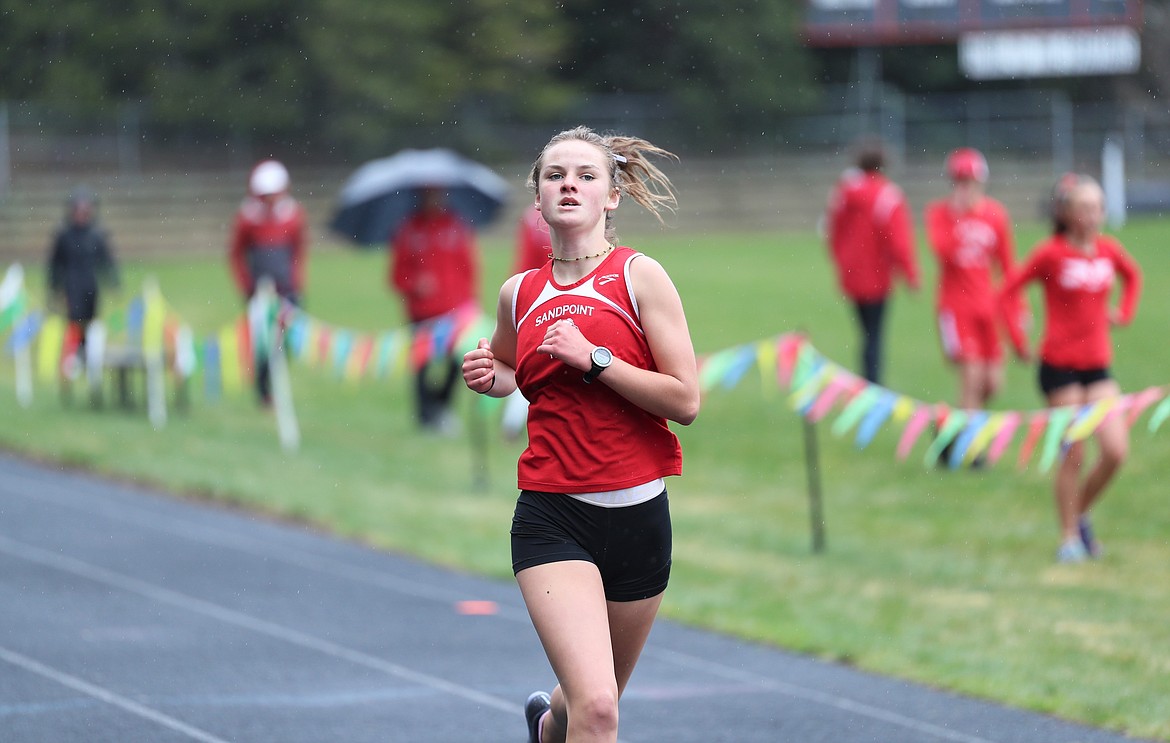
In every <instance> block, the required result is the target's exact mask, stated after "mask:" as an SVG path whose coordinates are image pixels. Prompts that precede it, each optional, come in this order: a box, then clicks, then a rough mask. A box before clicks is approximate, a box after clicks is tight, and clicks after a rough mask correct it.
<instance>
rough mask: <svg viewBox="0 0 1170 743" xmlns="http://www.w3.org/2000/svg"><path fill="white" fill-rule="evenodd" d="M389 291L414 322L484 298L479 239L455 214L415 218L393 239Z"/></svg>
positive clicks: (406, 223) (405, 223)
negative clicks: (402, 301)
mask: <svg viewBox="0 0 1170 743" xmlns="http://www.w3.org/2000/svg"><path fill="white" fill-rule="evenodd" d="M391 254H392V257H391V261H390V276H389V280H390V286H392V287H393V288H395V289H397V290H398V291H399V292H401V294H402V296H403V298H404V299H405V300H406V314H407V315H408V316H409V318H410V321H411V322H421V321H422V320H429V319H430V318H432V317H438V316H439V315H442V314H445V313H447V312H450V311H451V310H453V309H455V308H456V307H459V306H460V305H462V304H465V303H467V302H472V301H475V300H476V299H477V298H478V296H479V266H478V262H477V257H476V245H475V233H474V232H473V231H472V229H471V227H470V226H469V225H468V224H467V223H466V222H464V221H463V220H462V219H460V218H459V216H458V215H456V214H454V213H452V212H446V211H441V212H422V211H420V212H416V213H415V214H413V215H412V216H410V217H408V218H407V219H406V221H405V222H403V223H402V226H400V227H399V228H398V232H397V233H395V234H394V236H393V237H392V238H391Z"/></svg>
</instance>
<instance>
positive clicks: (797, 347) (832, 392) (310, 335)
mask: <svg viewBox="0 0 1170 743" xmlns="http://www.w3.org/2000/svg"><path fill="white" fill-rule="evenodd" d="M277 332H282V333H283V342H284V349H285V352H286V354H287V355H288V357H289V358H290V359H292V360H294V361H298V362H300V363H303V364H305V365H307V366H310V367H315V368H318V369H325V370H329V371H331V372H332V373H333V374H334V376H336V377H338V378H340V379H345V380H347V381H350V382H357V381H360V380H362V379H375V380H382V379H388V378H393V377H396V376H398V375H400V374H402V373H405V372H407V371H410V370H416V369H418V368H420V367H421V366H423V365H425V364H427V363H428V362H429V361H431V360H433V359H436V358H443V357H447V356H450V355H458V354H461V353H462V352H464V351H465V350H468V349H471V348H474V347H475V344H476V341H477V339H478V338H480V337H485V336H489V335H490V334H491V332H492V321H491V319H490V318H489V317H488V316H487V315H485V314H484V313H483V312H482V311H481V310H480V309H479V308H478V307H476V306H474V305H468V306H465V307H462V308H459V309H458V310H456V311H454V312H451V313H449V314H447V315H444V316H442V317H439V318H436V319H434V320H431V321H428V322H425V323H419V324H416V325H412V326H407V327H402V328H396V329H392V330H384V331H378V332H369V331H360V330H354V329H351V328H346V327H342V326H339V325H335V324H332V323H328V322H325V321H323V320H320V319H319V318H316V317H314V316H312V315H310V314H308V313H307V312H305V311H304V310H302V309H301V308H299V307H297V306H295V305H293V304H291V303H289V302H287V301H283V300H279V299H274V300H273V301H272V302H271V303H268V304H261V305H259V306H255V305H254V306H253V307H252V308H251V309H250V310H249V312H247V313H245V314H243V315H242V316H240V317H239V318H238V319H236V320H235V321H233V322H232V323H229V324H228V325H225V326H223V327H222V328H220V329H219V330H218V331H217V332H214V333H212V334H210V335H208V336H207V337H205V338H203V339H202V340H199V339H197V338H196V336H195V334H194V333H193V332H192V331H191V329H190V326H189V325H188V324H187V323H186V322H185V321H184V320H183V319H182V316H181V315H180V314H179V313H178V312H177V311H176V310H175V309H174V308H173V307H171V306H170V304H169V303H167V301H166V299H165V298H164V297H163V295H162V293H161V291H159V290H158V289H157V285H150V284H148V285H147V287H146V288H144V291H143V292H142V294H140V295H137V296H135V297H133V298H131V299H130V301H129V302H128V303H127V304H126V305H125V306H124V307H122V308H116V309H114V310H113V311H112V312H111V313H110V314H109V316H108V318H107V320H106V323H105V327H104V328H103V334H104V335H103V343H105V344H110V343H111V342H116V341H118V340H119V339H121V341H122V342H124V343H129V344H132V345H137V346H138V347H139V348H140V349H141V350H142V351H143V352H144V354H146V355H153V354H165V355H166V357H167V358H168V359H169V364H170V367H171V370H172V371H173V372H174V373H175V374H176V375H178V376H181V377H182V378H184V379H186V378H189V377H191V376H192V375H194V374H195V373H196V372H198V371H202V373H203V379H204V388H205V392H206V394H207V396H208V397H211V398H214V397H215V396H216V395H218V394H219V393H220V392H221V391H229V392H236V391H239V390H242V389H244V388H245V386H246V384H247V382H249V381H250V380H251V379H252V370H253V368H254V366H255V363H254V362H255V358H256V354H257V352H258V351H260V350H262V349H265V348H268V347H269V344H270V342H271V338H272V334H273V333H277ZM4 333H9V338H8V342H7V344H6V345H7V348H8V350H9V351H10V352H11V353H13V354H14V355H17V356H20V355H21V354H28V353H29V349H30V348H31V346H32V344H33V343H34V342H36V343H37V351H38V356H37V365H36V366H37V370H38V373H39V376H41V377H42V378H44V379H48V380H52V379H55V378H56V377H57V375H58V374H59V373H60V371H61V365H62V362H63V361H64V360H65V359H67V358H68V355H69V354H70V352H71V350H75V349H76V347H77V343H78V338H77V337H75V336H73V335H71V329H70V327H69V325H68V323H66V322H65V321H64V319H63V318H61V317H59V316H56V315H53V314H48V313H45V312H43V311H40V310H35V309H30V308H29V302H28V296H27V293H26V291H25V288H24V284H23V272H22V271H21V269H20V266H19V264H17V265H13V266H11V267H10V268H9V270H8V272H7V273H6V274H5V276H4V278H3V280H0V335H2V334H4ZM86 351H87V353H90V352H92V349H91V348H89V347H88V344H87V349H86ZM753 369H754V370H755V371H756V372H757V373H758V374H759V375H760V377H761V380H762V382H763V385H762V387H761V389H762V390H763V391H764V393H765V394H767V393H768V392H769V391H770V390H771V389H774V388H777V387H778V388H787V389H788V392H789V394H788V400H789V403H790V405H791V407H792V408H793V409H794V410H795V411H797V412H798V413H799V414H800V415H802V416H803V417H804V418H806V419H807V420H809V421H812V422H817V421H821V420H823V419H825V418H827V417H828V416H829V415H830V414H831V413H833V412H834V411H836V418H835V419H834V421H833V422H832V425H831V428H830V430H831V432H832V434H833V435H835V436H838V437H844V436H846V435H847V434H849V433H850V432H851V431H855V433H854V443H855V445H856V447H857V448H858V449H864V448H865V447H866V446H868V445H869V444H870V442H871V441H872V440H873V439H874V437H875V436H876V435H877V433H878V432H879V431H881V430H882V429H883V428H885V427H887V426H894V427H900V434H899V439H898V444H897V449H896V455H897V457H898V459H900V460H905V459H906V458H907V457H909V455H910V453H911V451H912V450H913V448H914V446H915V445H916V443H917V442H918V441H919V440H921V439H923V437H924V434H927V432H930V435H929V436H928V439H929V443H928V444H927V446H926V451H925V453H924V455H923V462H924V463H925V464H926V465H927V466H932V465H934V464H935V463H936V462H937V461H938V460H939V458H940V457H942V456H944V455H945V457H946V460H945V463H946V464H947V465H948V466H950V467H960V466H963V465H966V464H970V463H971V462H973V461H975V460H976V459H977V458H978V459H980V460H981V461H983V462H985V463H986V464H988V465H993V464H995V463H996V462H998V461H999V460H1000V459H1001V458H1002V457H1003V455H1004V454H1005V452H1006V451H1007V450H1008V448H1009V447H1010V446H1011V444H1012V443H1013V442H1014V441H1016V440H1017V439H1019V440H1020V446H1019V449H1018V453H1017V456H1016V464H1017V466H1018V467H1020V468H1023V467H1026V466H1027V464H1028V463H1029V462H1030V461H1031V459H1032V458H1033V456H1034V455H1036V454H1037V453H1038V454H1039V468H1040V469H1041V470H1042V471H1047V470H1048V469H1049V468H1051V466H1052V464H1053V463H1054V462H1055V461H1056V460H1057V458H1058V457H1059V455H1060V452H1061V449H1062V447H1064V446H1067V445H1068V444H1069V443H1072V442H1075V441H1080V440H1083V439H1085V438H1087V437H1088V436H1090V435H1092V434H1093V432H1094V431H1095V430H1096V429H1097V427H1098V426H1099V425H1100V424H1101V423H1102V421H1104V420H1106V418H1108V417H1109V416H1118V415H1120V416H1124V417H1125V423H1126V425H1127V426H1128V427H1132V426H1133V425H1134V424H1135V423H1136V421H1137V419H1138V417H1139V416H1141V415H1142V414H1143V413H1144V412H1146V411H1147V410H1149V409H1150V408H1151V407H1153V410H1152V412H1151V414H1150V417H1149V421H1148V425H1147V427H1148V429H1149V431H1150V432H1151V433H1154V432H1156V431H1158V429H1159V428H1161V426H1162V425H1163V423H1165V421H1166V420H1167V418H1170V386H1160V387H1149V388H1146V389H1144V390H1141V391H1138V392H1133V393H1126V394H1123V395H1119V396H1116V397H1110V398H1106V399H1103V400H1099V401H1096V402H1094V403H1091V404H1088V405H1084V406H1078V407H1064V408H1042V409H1037V410H1031V411H1018V410H1002V411H993V410H963V409H959V408H955V407H952V406H949V405H947V404H945V403H929V402H924V401H921V400H916V399H913V398H911V397H909V396H907V395H904V394H901V393H898V392H895V391H893V390H890V389H887V388H885V387H882V386H880V385H876V384H873V383H871V382H868V381H867V380H865V379H863V378H861V377H859V376H858V375H857V374H855V373H853V372H851V371H849V370H848V369H846V368H844V367H842V366H841V365H839V364H837V363H835V362H833V361H832V360H830V359H828V358H827V357H825V356H824V355H823V354H821V353H820V352H819V351H817V350H816V348H814V347H813V345H812V344H811V343H810V342H809V340H808V338H807V337H806V336H804V335H803V334H800V333H784V334H781V335H778V336H774V337H772V338H768V339H763V340H759V341H756V342H753V343H747V344H742V345H739V346H735V347H732V348H727V349H724V350H722V351H717V352H715V353H712V354H708V355H705V356H702V357H700V358H699V384H700V387H701V389H702V390H703V392H704V393H707V392H710V391H711V390H713V389H714V388H716V387H721V388H723V389H730V388H733V387H735V386H736V385H738V384H739V382H740V381H741V380H742V379H743V378H744V377H745V376H746V375H747V374H748V373H749V372H751V371H752V370H753ZM19 376H20V375H19V374H18V396H20V391H19V387H20V385H21V382H20V379H19Z"/></svg>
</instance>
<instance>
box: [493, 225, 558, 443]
mask: <svg viewBox="0 0 1170 743" xmlns="http://www.w3.org/2000/svg"><path fill="white" fill-rule="evenodd" d="M550 255H552V235H551V234H549V228H548V222H545V221H544V217H542V216H541V214H540V210H539V209H525V210H524V213H523V214H521V215H520V223H519V224H518V225H517V227H516V263H515V265H514V266H513V269H512V273H524V272H525V271H527V270H529V269H530V268H540V267H541V266H543V265H544V264H546V263H548V261H549V256H550ZM527 421H528V400H527V399H526V398H525V397H524V395H522V394H521V393H520V390H518V389H517V390H516V391H515V392H513V393H512V394H510V395H508V398H507V400H506V401H505V402H504V412H503V413H502V414H501V416H500V428H501V429H502V430H503V432H504V435H505V436H506V437H507V438H509V439H515V438H518V437H519V436H520V432H521V431H523V430H524V425H525V423H526V422H527Z"/></svg>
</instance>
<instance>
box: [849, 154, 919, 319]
mask: <svg viewBox="0 0 1170 743" xmlns="http://www.w3.org/2000/svg"><path fill="white" fill-rule="evenodd" d="M827 226H828V232H829V249H830V252H831V253H832V256H833V261H834V263H835V265H836V268H837V280H838V283H839V284H840V286H841V291H842V292H844V294H845V296H847V297H849V298H850V299H852V300H854V301H860V302H874V301H877V300H879V299H884V298H885V297H886V296H887V295H888V294H889V293H890V288H891V282H892V278H893V274H894V273H895V272H899V273H901V274H902V275H903V277H905V280H906V283H908V284H909V285H910V286H911V287H912V288H915V289H916V288H918V261H917V258H916V256H915V253H914V225H913V222H912V221H911V218H910V209H909V207H908V206H907V204H906V198H905V197H904V196H903V195H902V189H900V188H898V187H897V186H896V185H894V184H893V183H892V182H891V181H889V180H888V179H887V178H886V177H885V176H883V175H882V174H881V173H876V172H864V171H861V170H857V169H850V170H847V171H845V174H844V175H843V176H842V177H841V180H840V182H839V183H838V184H837V188H836V189H835V190H834V192H833V195H832V197H831V199H830V202H829V212H828V215H827Z"/></svg>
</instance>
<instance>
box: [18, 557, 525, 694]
mask: <svg viewBox="0 0 1170 743" xmlns="http://www.w3.org/2000/svg"><path fill="white" fill-rule="evenodd" d="M0 552H3V553H5V554H7V555H9V556H11V557H15V558H18V559H21V560H25V561H27V562H32V563H36V564H38V565H43V566H46V567H50V568H54V569H57V570H60V571H62V572H66V573H71V574H73V575H76V576H78V577H81V578H85V579H87V580H91V581H94V582H95V583H101V584H104V585H107V586H110V587H112V588H117V589H118V590H121V591H125V592H128V593H134V594H138V595H139V596H143V597H144V598H147V599H150V600H152V601H157V602H159V603H163V604H169V605H170V606H174V607H176V608H179V609H181V610H183V611H187V612H190V613H192V614H198V615H200V616H204V617H209V618H211V619H215V620H217V621H219V622H223V623H224V624H230V625H232V626H235V627H240V628H242V629H246V630H249V631H252V632H255V633H257V634H261V635H265V636H267V637H271V638H273V639H276V640H281V641H283V642H286V643H289V644H290V645H296V646H297V647H301V648H305V649H307V650H314V651H316V652H318V653H321V654H323V655H327V656H330V657H332V658H336V659H339V660H344V661H348V662H350V663H353V664H355V665H359V666H363V667H365V668H369V669H372V670H375V671H380V672H382V673H385V674H388V675H390V676H394V677H396V678H399V679H402V680H404V681H408V682H410V683H414V684H418V685H420V686H425V687H428V688H431V689H434V690H436V691H440V692H444V693H447V694H453V695H455V696H457V697H460V698H462V699H466V700H467V701H470V702H474V703H475V704H480V705H483V706H485V707H490V708H491V709H496V710H500V711H502V712H507V713H509V714H520V715H521V716H523V714H524V711H523V708H522V706H521V705H517V704H516V703H515V702H509V701H506V700H504V699H501V698H500V697H497V696H493V695H491V694H485V693H483V692H481V691H478V690H476V689H472V688H470V687H466V686H463V685H461V684H456V683H454V682H452V681H448V680H446V679H443V678H440V677H438V676H432V675H430V674H427V673H423V672H421V671H415V670H413V669H411V668H407V667H406V666H403V665H400V664H398V663H393V662H391V661H388V660H385V659H383V658H379V657H377V656H374V655H370V654H368V653H364V652H361V651H359V650H354V649H352V648H348V647H345V646H344V645H339V644H337V643H335V642H330V641H328V640H324V639H321V638H319V637H315V636H313V635H310V634H307V633H305V632H301V631H299V630H295V629H292V628H291V627H285V626H284V625H280V624H277V623H275V622H270V621H268V620H265V619H260V618H258V617H254V616H252V615H250V614H245V613H243V612H240V611H236V610H235V609H229V608H227V607H225V606H221V605H219V604H215V603H212V602H210V601H204V600H203V599H198V598H195V597H194V596H188V595H187V594H184V593H180V592H178V591H174V590H171V589H169V588H162V587H161V586H156V585H154V584H153V583H148V582H146V581H143V580H139V579H138V578H132V577H130V576H127V575H122V574H121V573H115V572H113V571H111V570H106V569H104V568H99V567H95V566H93V565H89V564H87V563H84V562H81V561H80V560H76V559H74V558H72V557H65V556H63V555H58V554H55V553H52V552H49V551H47V550H43V549H40V548H39V547H34V546H32V545H28V544H24V543H21V542H17V541H14V540H11V539H8V538H7V537H3V536H0Z"/></svg>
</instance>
